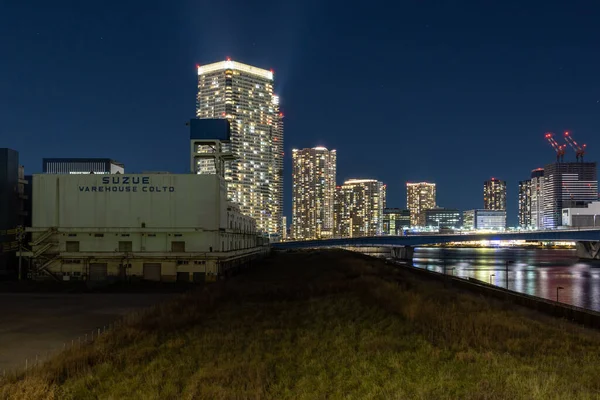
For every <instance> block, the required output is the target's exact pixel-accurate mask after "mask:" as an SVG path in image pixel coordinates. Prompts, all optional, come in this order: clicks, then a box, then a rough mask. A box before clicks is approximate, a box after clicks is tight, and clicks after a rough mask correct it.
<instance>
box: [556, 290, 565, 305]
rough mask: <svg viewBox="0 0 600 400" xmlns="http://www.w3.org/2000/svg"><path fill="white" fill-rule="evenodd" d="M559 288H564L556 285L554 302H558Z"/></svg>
mask: <svg viewBox="0 0 600 400" xmlns="http://www.w3.org/2000/svg"><path fill="white" fill-rule="evenodd" d="M561 289H564V287H562V286H557V287H556V302H557V303H558V291H559V290H561Z"/></svg>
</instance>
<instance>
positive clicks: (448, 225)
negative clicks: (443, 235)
mask: <svg viewBox="0 0 600 400" xmlns="http://www.w3.org/2000/svg"><path fill="white" fill-rule="evenodd" d="M423 213H424V214H425V226H428V227H435V228H438V229H458V228H460V226H461V223H460V211H458V210H456V209H452V208H443V207H437V208H432V209H429V210H425V211H423Z"/></svg>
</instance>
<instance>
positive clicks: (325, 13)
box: [0, 0, 600, 225]
mask: <svg viewBox="0 0 600 400" xmlns="http://www.w3.org/2000/svg"><path fill="white" fill-rule="evenodd" d="M292 3H294V4H292ZM295 3H298V4H295ZM175 4H177V5H175ZM599 18H600V2H597V1H591V0H590V1H566V0H562V1H523V0H515V1H513V0H508V1H472V2H466V1H427V0H420V1H395V2H392V1H386V2H383V1H365V2H353V1H326V0H322V1H317V0H306V1H302V2H300V1H298V2H291V1H281V0H279V1H271V0H263V1H260V2H255V1H248V0H245V1H244V0H237V1H189V0H183V1H172V2H166V1H160V2H158V1H144V2H131V1H119V2H117V1H104V2H89V1H80V0H78V1H60V0H57V1H53V2H48V1H27V0H2V1H1V2H0V139H1V140H0V147H10V148H13V149H15V150H18V151H19V152H20V159H21V163H22V164H23V165H25V168H26V172H27V173H37V172H41V168H42V165H41V164H42V160H41V159H42V158H43V157H110V158H114V159H116V160H119V161H121V162H123V163H125V167H126V171H128V172H140V171H143V170H155V171H156V170H158V171H171V172H187V171H188V168H189V158H188V157H189V156H188V154H189V148H188V146H189V141H188V131H187V129H186V127H185V125H184V124H185V122H186V120H188V119H189V118H191V117H193V116H194V113H195V95H196V82H197V75H196V70H195V66H196V64H208V63H211V62H215V61H221V60H224V59H225V58H226V57H231V58H232V59H233V60H235V61H240V62H243V63H247V64H252V65H256V66H258V67H263V68H267V69H268V68H273V69H274V71H275V87H276V92H277V93H278V94H279V95H280V96H281V101H282V111H283V112H284V113H285V124H286V125H285V143H286V146H285V147H286V165H285V168H286V172H285V173H286V182H285V188H286V197H285V203H286V204H285V214H286V215H288V217H290V216H291V149H292V148H295V147H298V148H302V147H314V146H317V145H322V146H326V147H328V148H330V149H331V148H335V149H337V150H338V182H342V181H343V180H345V179H348V178H376V179H379V180H382V181H384V182H385V183H386V184H387V185H388V186H387V187H388V206H389V207H405V206H406V189H405V182H406V181H420V180H429V181H434V182H436V183H437V185H438V197H437V199H438V204H439V205H440V206H443V207H449V208H459V209H461V210H464V209H470V208H481V207H482V206H483V194H482V193H483V189H482V186H483V181H484V180H485V179H488V178H491V177H496V178H501V179H505V180H507V181H508V190H509V193H508V196H509V198H508V202H509V209H508V212H509V224H511V225H514V224H516V213H517V206H516V205H517V184H518V181H519V180H522V179H526V178H528V177H529V174H530V171H531V170H532V169H533V168H536V167H540V166H543V165H544V164H545V163H549V162H552V161H553V160H554V159H555V158H554V153H553V150H552V148H551V147H550V146H549V145H548V144H547V143H546V142H545V139H544V132H546V131H554V132H556V133H562V132H563V131H564V130H570V131H572V132H573V135H574V137H575V139H577V140H579V141H580V142H585V143H587V144H588V154H587V157H586V159H587V160H590V161H595V160H597V159H598V154H599V153H600V135H599V132H600V118H599V116H600V78H599V76H600V51H599V44H600V24H599V23H598V20H599ZM567 158H568V159H574V154H573V152H572V151H569V152H568V153H567Z"/></svg>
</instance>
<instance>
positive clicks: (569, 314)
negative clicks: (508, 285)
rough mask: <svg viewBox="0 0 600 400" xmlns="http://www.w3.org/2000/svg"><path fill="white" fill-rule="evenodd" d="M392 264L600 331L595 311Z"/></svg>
mask: <svg viewBox="0 0 600 400" xmlns="http://www.w3.org/2000/svg"><path fill="white" fill-rule="evenodd" d="M394 264H395V265H397V266H399V267H400V268H402V269H403V270H405V271H408V272H410V273H412V274H414V275H418V276H420V277H422V278H426V279H433V280H438V281H441V282H445V283H449V284H451V285H452V286H454V287H457V288H460V289H463V290H467V291H470V292H472V293H477V294H481V295H484V296H489V297H493V298H496V299H500V300H503V301H506V302H509V303H512V304H515V305H519V306H522V307H527V308H529V309H532V310H536V311H538V312H540V313H543V314H546V315H551V316H553V317H558V318H564V319H567V320H569V321H573V322H575V323H578V324H581V325H583V326H585V327H588V328H594V329H600V313H599V312H596V311H592V310H587V309H585V308H581V307H575V306H572V305H570V304H564V303H559V302H556V301H552V300H547V299H542V298H540V297H536V296H530V295H527V294H523V293H519V292H514V291H512V290H506V289H503V288H501V287H498V286H493V285H490V284H488V283H486V282H483V281H480V280H477V279H473V278H468V279H465V278H458V277H455V276H451V275H444V274H441V273H439V272H433V271H427V270H424V269H420V268H416V267H413V266H409V265H402V264H398V263H394Z"/></svg>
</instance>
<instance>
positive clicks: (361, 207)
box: [334, 179, 386, 237]
mask: <svg viewBox="0 0 600 400" xmlns="http://www.w3.org/2000/svg"><path fill="white" fill-rule="evenodd" d="M385 192H386V187H385V185H384V184H383V183H382V182H379V181H377V180H375V179H349V180H347V181H346V182H344V184H343V185H342V186H338V187H337V188H336V191H335V205H334V208H335V211H334V226H335V228H334V235H335V236H336V237H360V236H376V235H381V234H383V210H384V208H385Z"/></svg>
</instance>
